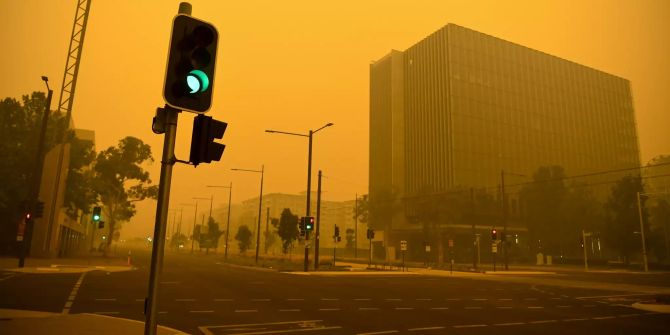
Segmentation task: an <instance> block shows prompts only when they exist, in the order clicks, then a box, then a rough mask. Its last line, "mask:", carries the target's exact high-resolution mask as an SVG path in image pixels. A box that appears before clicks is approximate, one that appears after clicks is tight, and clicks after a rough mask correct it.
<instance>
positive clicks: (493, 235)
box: [491, 228, 498, 241]
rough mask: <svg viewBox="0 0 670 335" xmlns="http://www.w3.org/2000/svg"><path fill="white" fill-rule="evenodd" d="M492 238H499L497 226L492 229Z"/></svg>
mask: <svg viewBox="0 0 670 335" xmlns="http://www.w3.org/2000/svg"><path fill="white" fill-rule="evenodd" d="M491 239H492V240H494V241H495V240H497V239H498V231H497V230H496V229H495V228H493V229H491Z"/></svg>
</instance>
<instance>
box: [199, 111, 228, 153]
mask: <svg viewBox="0 0 670 335" xmlns="http://www.w3.org/2000/svg"><path fill="white" fill-rule="evenodd" d="M227 126H228V124H227V123H225V122H221V121H217V120H214V119H212V117H211V116H205V115H202V114H201V115H198V116H196V117H195V119H194V120H193V134H192V136H191V156H190V161H191V163H193V165H196V166H197V165H198V164H200V163H211V162H212V161H218V160H220V159H221V156H222V155H223V150H224V149H225V148H226V146H225V145H223V144H221V143H216V142H214V140H215V139H219V138H223V133H225V132H226V127H227Z"/></svg>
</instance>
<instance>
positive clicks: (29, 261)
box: [0, 255, 133, 273]
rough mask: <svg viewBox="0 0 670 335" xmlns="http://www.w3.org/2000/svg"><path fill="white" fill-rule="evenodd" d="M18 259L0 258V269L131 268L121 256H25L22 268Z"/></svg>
mask: <svg viewBox="0 0 670 335" xmlns="http://www.w3.org/2000/svg"><path fill="white" fill-rule="evenodd" d="M18 262H19V261H18V259H17V258H12V257H2V258H0V270H5V271H12V272H21V273H82V272H88V271H95V270H100V271H106V272H119V271H129V270H132V269H133V267H132V264H131V265H130V266H129V265H128V259H127V256H126V257H121V256H108V257H102V256H98V255H93V256H79V257H70V258H33V257H31V258H26V260H25V264H24V267H23V268H19V267H18Z"/></svg>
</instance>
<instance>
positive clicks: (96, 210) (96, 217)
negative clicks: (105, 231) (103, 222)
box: [91, 206, 102, 222]
mask: <svg viewBox="0 0 670 335" xmlns="http://www.w3.org/2000/svg"><path fill="white" fill-rule="evenodd" d="M101 218H102V208H101V207H98V206H95V207H93V215H92V216H91V219H92V220H93V222H100V219H101Z"/></svg>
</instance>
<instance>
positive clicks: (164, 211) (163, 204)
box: [144, 3, 191, 335]
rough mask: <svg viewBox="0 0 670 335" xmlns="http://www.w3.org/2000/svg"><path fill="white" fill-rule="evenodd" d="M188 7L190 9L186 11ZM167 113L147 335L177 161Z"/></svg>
mask: <svg viewBox="0 0 670 335" xmlns="http://www.w3.org/2000/svg"><path fill="white" fill-rule="evenodd" d="M183 4H185V3H181V4H180V6H179V12H180V13H183V12H184V11H188V14H190V12H191V11H190V5H188V6H183ZM186 7H187V8H186ZM161 112H162V113H164V114H165V115H164V116H165V118H164V124H163V129H164V130H165V137H164V140H163V156H162V158H161V175H160V184H159V187H158V198H157V205H156V223H155V225H154V240H153V248H152V251H151V268H150V274H149V294H148V297H147V299H146V300H145V310H144V315H145V318H146V322H145V323H144V334H145V335H155V334H156V324H157V320H156V318H157V316H158V285H159V283H160V275H161V272H162V270H163V256H164V251H165V233H166V231H165V230H166V226H167V216H168V207H169V204H170V184H171V182H172V168H173V166H174V163H175V162H176V159H175V156H174V147H175V141H176V139H177V119H178V116H179V112H180V111H179V110H177V109H174V108H172V107H169V106H167V105H165V108H164V109H162V110H159V113H161Z"/></svg>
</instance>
